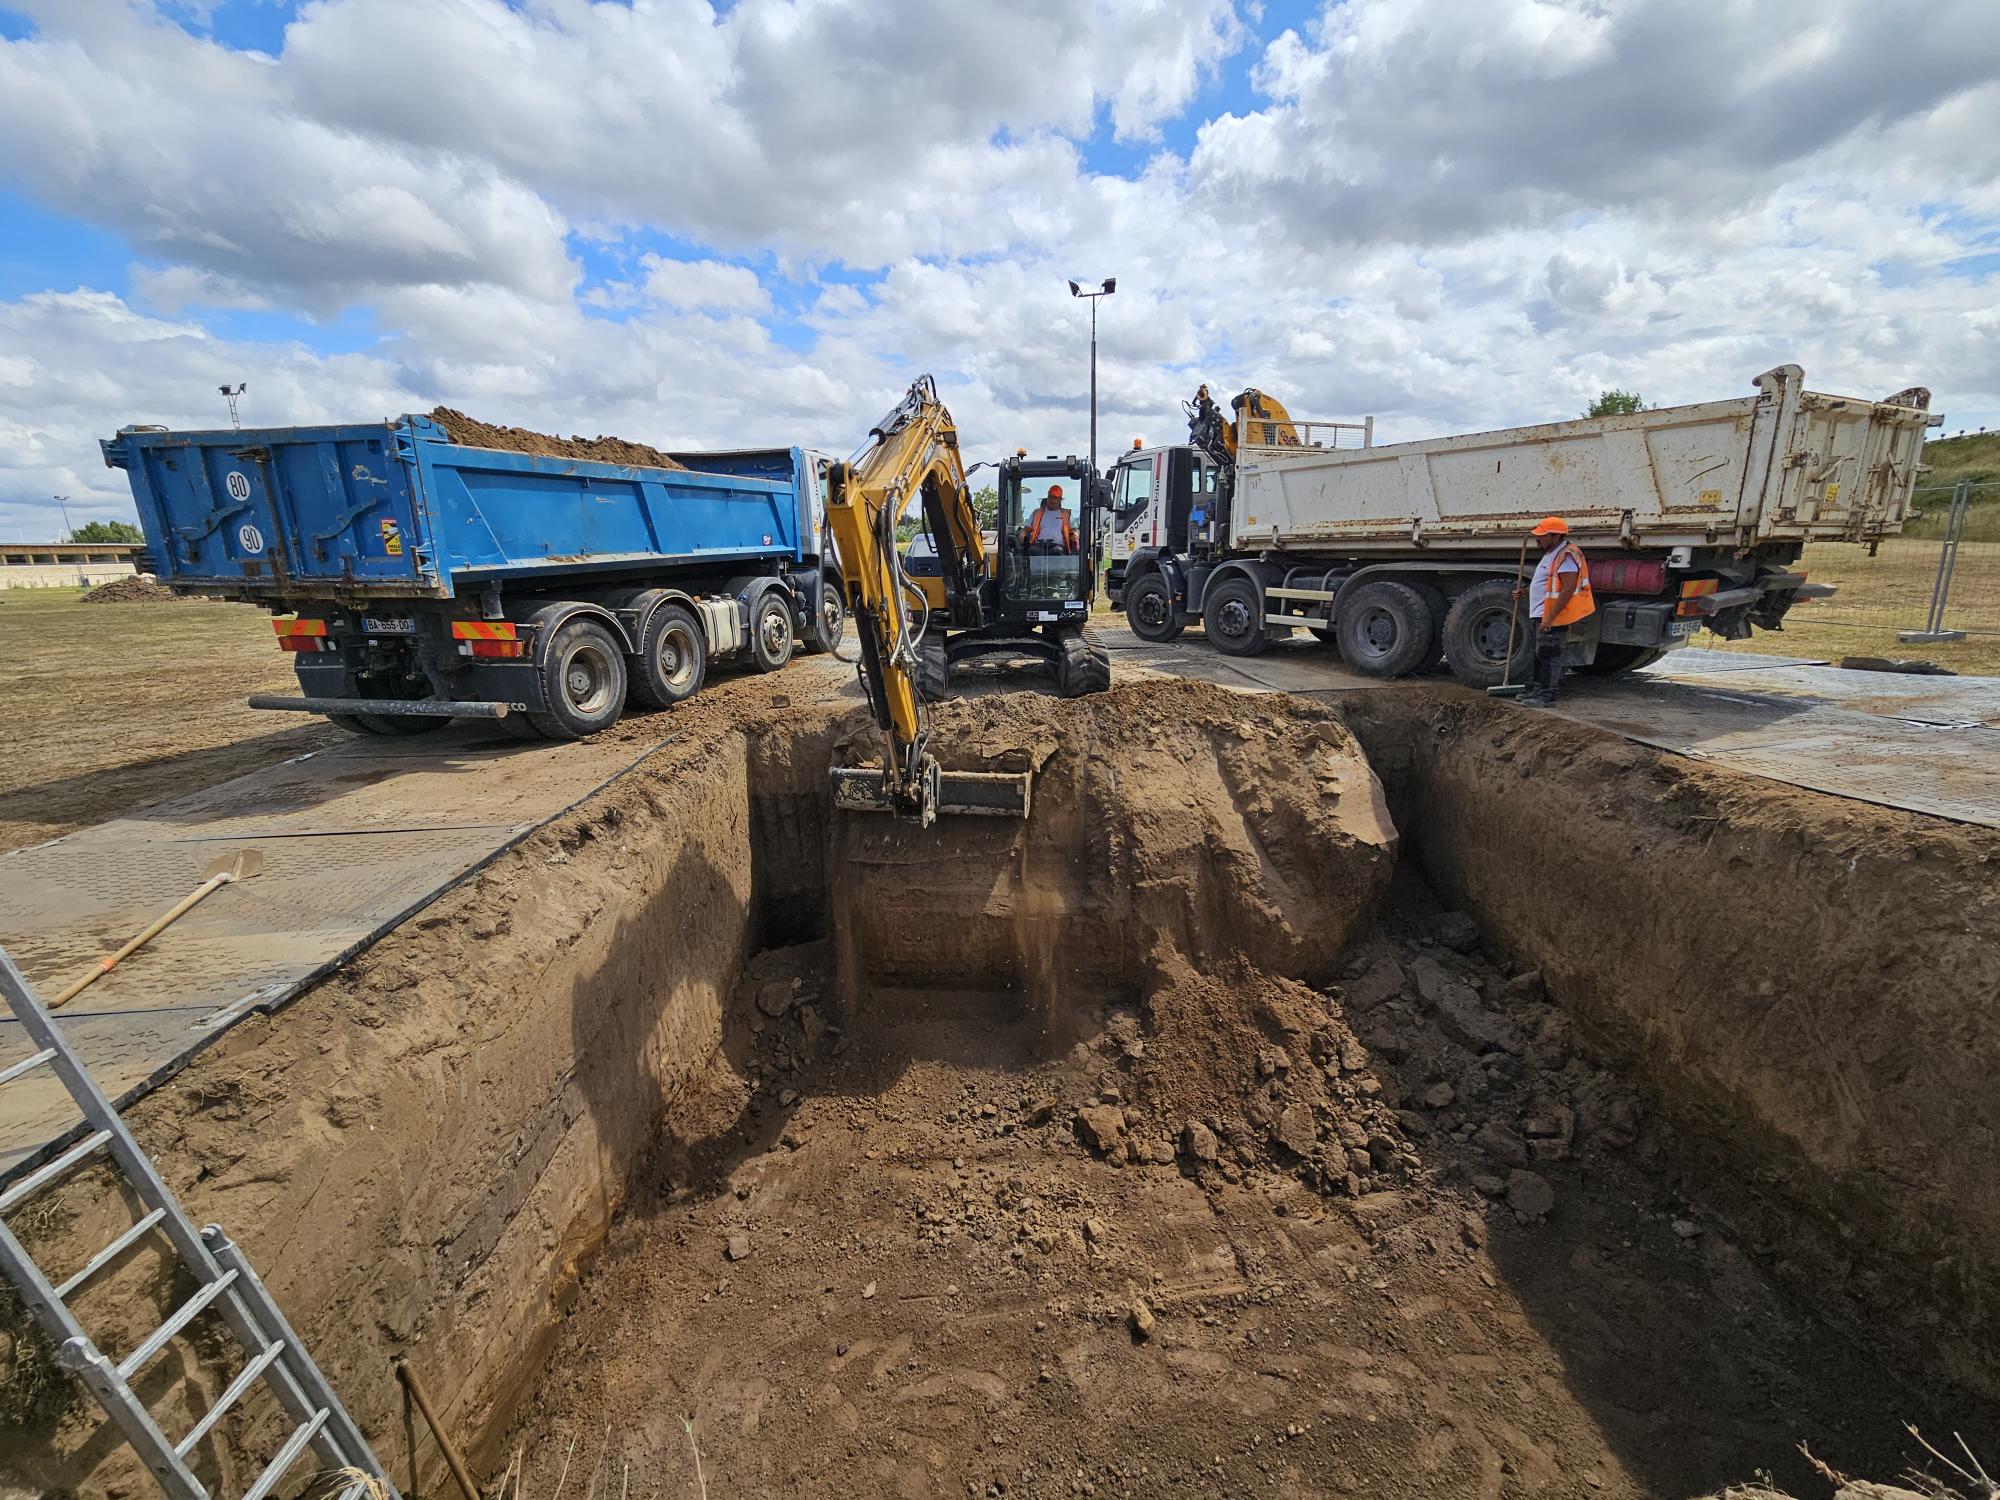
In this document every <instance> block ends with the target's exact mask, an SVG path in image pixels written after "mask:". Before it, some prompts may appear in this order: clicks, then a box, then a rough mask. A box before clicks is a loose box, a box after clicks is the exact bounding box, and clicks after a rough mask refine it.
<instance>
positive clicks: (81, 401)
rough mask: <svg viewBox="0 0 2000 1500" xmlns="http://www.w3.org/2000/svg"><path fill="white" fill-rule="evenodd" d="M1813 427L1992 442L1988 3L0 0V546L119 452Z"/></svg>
mask: <svg viewBox="0 0 2000 1500" xmlns="http://www.w3.org/2000/svg"><path fill="white" fill-rule="evenodd" d="M1106 275H1114V276H1116V277H1117V278H1118V292H1117V294H1116V295H1115V296H1114V297H1112V298H1110V299H1108V300H1107V301H1106V302H1105V303H1104V305H1103V309H1102V312H1103V319H1102V325H1101V337H1102V357H1101V358H1102V362H1101V383H1102V391H1101V397H1100V410H1101V413H1102V415H1101V422H1100V428H1101V437H1100V442H1101V445H1102V446H1103V447H1104V448H1106V449H1109V448H1113V447H1118V446H1123V445H1124V444H1126V443H1129V441H1130V440H1131V438H1132V437H1134V436H1144V437H1146V438H1147V439H1148V440H1149V441H1163V440H1171V439H1173V438H1175V437H1177V436H1179V435H1180V433H1181V432H1182V431H1183V430H1184V425H1183V423H1182V421H1181V418H1180V415H1179V412H1180V408H1179V401H1180V398H1181V397H1183V396H1185V395H1187V394H1189V393H1190V392H1191V390H1192V388H1193V386H1194V385H1195V384H1196V383H1197V382H1198V381H1200V380H1208V381H1210V382H1213V383H1215V384H1217V385H1219V386H1223V387H1228V388H1231V389H1234V388H1236V387H1237V386H1239V385H1240V384H1242V383H1246V382H1247V383H1254V384H1257V385H1260V386H1263V387H1265V388H1267V389H1270V390H1272V391H1274V392H1276V393H1278V394H1280V395H1281V396H1282V397H1283V398H1284V399H1285V400H1286V401H1287V402H1288V403H1289V404H1290V405H1291V406H1292V409H1293V410H1294V411H1295V412H1300V413H1301V414H1304V415H1311V416H1321V417H1351V416H1360V415H1362V414H1366V413H1372V414H1373V415H1374V416H1375V417H1376V420H1377V433H1378V436H1379V437H1380V438H1381V439H1382V440H1385V441H1393V440H1396V439H1399V438H1410V437H1423V436H1430V435H1433V434H1437V433H1444V432H1453V431H1464V430H1469V429H1474V428H1478V427H1488V426H1497V425H1505V424H1508V423H1513V422H1525V421H1539V420H1547V419H1551V418H1557V417H1565V416H1573V415H1576V414H1577V413H1578V412H1580V411H1581V409H1582V408H1583V406H1584V405H1585V404H1586V403H1587V402H1588V401H1589V399H1590V398H1591V397H1592V396H1594V395H1595V394H1596V393H1597V392H1598V391H1599V390H1600V389H1602V388H1604V387H1606V386H1610V385H1619V386H1624V387H1628V388H1636V389H1638V390H1639V391H1641V392H1643V393H1644V395H1645V396H1646V398H1647V399H1648V400H1649V401H1657V402H1662V403H1670V402H1679V401H1690V400H1700V399H1709V398H1714V397H1718V396H1724V395H1730V394H1735V393H1740V392H1745V391H1747V390H1748V388H1749V383H1750V381H1751V379H1752V377H1754V376H1755V375H1756V374H1757V373H1758V372H1759V371H1761V370H1763V369H1766V368H1768V367H1769V366H1771V365H1773V364H1777V363H1780V362H1782V361H1785V360H1795V361H1797V362H1798V363H1800V364H1802V365H1804V367H1805V369H1806V373H1807V377H1808V381H1809V383H1810V384H1812V385H1813V386H1815V387H1816V388H1818V389H1822V390H1837V391H1840V392H1842V393H1846V394H1853V395H1871V396H1875V395H1887V394H1889V393H1890V392H1893V391H1896V390H1899V389H1901V388H1902V387H1904V386H1907V385H1911V384H1917V383H1922V384H1928V385H1930V386H1931V387H1932V388H1933V389H1934V390H1935V392H1936V400H1935V405H1936V406H1937V407H1938V408H1939V409H1941V410H1943V411H1945V412H1947V413H1949V415H1950V418H1951V429H1952V430H1956V429H1957V428H1958V427H1959V426H1961V425H1966V426H1974V427H1976V426H1979V425H1982V424H1985V425H2000V310H1996V304H2000V17H1996V11H1995V6H1994V3H1993V0H1932V3H1929V4H1926V5H1923V6H1896V5H1885V4H1883V3H1881V0H1814V3H1812V4H1810V5H1808V4H1806V3H1803V0H1799V3H1794V0H1338V3H1327V4H1324V5H1319V4H1314V3H1311V0H1297V3H1280V0H985V3H974V0H736V3H734V4H705V3H699V0H630V3H623V0H597V3H591V0H516V3H512V4H506V3H501V0H313V3H307V4H298V5H291V4H282V3H277V0H213V3H209V0H179V3H174V0H39V3H28V4H19V3H9V0H0V537H5V538H14V537H24V538H25V537H35V538H39V537H43V536H47V535H49V534H51V533H52V532H53V531H54V530H55V529H56V525H57V523H56V520H55V512H54V509H53V507H52V506H51V504H50V502H49V499H48V497H49V496H51V495H55V494H66V495H69V496H71V497H73V499H72V502H71V510H72V513H73V515H74V516H75V518H76V519H77V520H78V521H79V522H80V521H81V520H83V519H85V518H86V517H97V516H102V517H107V518H109V517H117V516H130V514H131V507H130V504H129V501H128V500H127V499H126V497H125V492H124V489H123V476H122V475H120V474H117V473H115V472H113V471H110V470H106V469H105V468H103V467H102V463H101V460H100V458H99V456H98V452H97V444H96V439H98V438H99V437H102V436H107V435H109V434H110V433H111V432H113V431H114V430H115V429H116V428H117V427H118V426H119V425H120V424H123V423H128V422H163V423H167V424H169V425H172V426H176V427H186V426H217V425H223V424H225V423H226V421H227V412H226V409H225V407H224V405H223V403H222V399H221V397H220V396H219V395H218V394H217V391H216V387H217V386H218V385H220V384H222V383H223V382H225V381H228V382H235V381H239V380H240V381H247V382H248V384H249V390H248V393H247V394H246V396H245V398H244V403H243V411H244V420H245V422H246V424H259V425H277V424H284V423H293V422H306V421H322V420H362V419H375V418H380V417H385V416H391V415H394V414H396V413H399V412H404V411H420V410H425V409H428V408H429V407H431V406H433V405H436V404H437V403H439V402H443V403H446V404H450V405H454V406H460V407H463V408H465V409H467V410H469V411H471V412H473V413H474V414H476V415H478V416H480V417H482V418H485V419H486V420H489V421H501V422H510V423H520V424H527V425H531V426H536V427H541V428H545V429H560V430H561V431H564V432H572V431H577V432H582V433H585V434H595V433H599V432H606V433H617V434H620V435H623V436H627V437H633V438H638V439H642V440H645V441H650V442H653V443H657V444H661V445H663V446H671V447H681V446H699V445H703V444H716V445H738V444H743V443H750V442H757V443H765V442H770V443H779V442H784V443H793V442H796V443H803V444H809V445H814V446H819V447H823V448H827V449H831V450H837V451H839V452H842V453H845V452H846V451H848V450H849V449H851V448H852V447H853V446H854V445H855V444H856V443H857V442H858V441H859V440H860V439H861V437H862V436H863V435H864V434H865V431H866V428H867V426H868V424H869V423H870V422H871V421H873V420H874V419H875V418H876V417H877V416H879V415H880V414H881V412H882V411H883V410H885V409H886V408H887V407H888V406H889V405H890V404H891V403H892V402H893V400H894V399H895V397H896V396H897V395H898V394H899V393H900V391H901V390H902V388H903V387H904V386H905V385H906V384H907V383H908V382H909V380H910V379H911V378H912V377H914V376H915V375H917V374H919V373H922V372H924V371H926V370H928V371H932V372H934V373H935V374H936V375H937V376H938V378H939V381H940V383H941V384H942V386H943V388H944V390H945V393H946V397H947V400H948V401H949V402H950V404H951V406H952V408H953V410H954V411H955V412H956V413H957V415H958V418H959V423H960V427H961V429H962V430H963V432H964V434H965V437H966V440H967V442H968V445H969V446H970V448H971V449H972V450H973V452H974V453H975V455H982V454H989V453H998V452H1000V451H1003V450H1011V449H1012V448H1013V447H1015V446H1017V445H1025V446H1027V447H1029V448H1032V449H1035V450H1037V451H1053V450H1066V451H1075V452H1081V451H1083V449H1084V447H1085V445H1086V441H1087V425H1086V413H1087V378H1088V371H1087V363H1086V352H1087V343H1086V340H1087V321H1086V318H1085V316H1084V314H1083V313H1082V311H1081V307H1080V305H1079V304H1075V303H1073V302H1072V301H1071V299H1070V298H1069V295H1068V292H1067V289H1066V288H1065V286H1064V284H1063V283H1064V279H1065V278H1067V277H1071V276H1075V277H1078V278H1087V277H1101V276H1106Z"/></svg>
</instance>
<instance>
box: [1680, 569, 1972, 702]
mask: <svg viewBox="0 0 2000 1500" xmlns="http://www.w3.org/2000/svg"><path fill="white" fill-rule="evenodd" d="M1937 554H1938V544H1937V543H1936V542H1926V541H1921V540H1911V539H1908V538H1901V539H1896V540H1892V541H1888V542H1884V543H1883V544H1882V546H1881V548H1880V550H1879V551H1878V552H1877V554H1876V555H1875V556H1873V557H1870V556H1869V555H1868V551H1867V549H1866V548H1865V547H1862V546H1859V545H1857V544H1852V543H1845V542H1840V543H1822V544H1819V545H1815V546H1811V547H1808V548H1806V553H1805V558H1804V561H1803V563H1802V566H1803V567H1804V568H1805V570H1806V572H1807V574H1808V576H1809V577H1810V578H1811V579H1812V580H1813V581H1814V582H1815V583H1830V584H1832V585H1834V587H1836V588H1837V589H1839V590H1840V592H1839V593H1837V594H1835V595H1834V597H1833V598H1831V599H1824V600H1809V601H1807V602H1806V603H1804V604H1800V605H1798V606H1796V607H1795V608H1794V609H1793V610H1792V612H1791V613H1790V614H1789V615H1787V616H1786V618H1785V628H1784V629H1783V630H1782V631H1776V632H1773V631H1764V630H1760V631H1758V632H1757V633H1756V635H1754V636H1752V637H1751V638H1750V639H1749V640H1747V641H1723V640H1718V639H1717V638H1716V637H1714V636H1712V635H1706V634H1704V635H1702V636H1699V637H1697V638H1696V641H1695V644H1697V645H1701V646H1709V647H1713V648H1714V649H1716V650H1720V651H1747V652H1750V653H1751V654H1753V655H1761V656H1812V657H1824V658H1826V659H1828V660H1830V661H1838V660H1839V659H1840V658H1841V657H1843V656H1891V657H1896V656H1902V657H1920V658H1922V659H1924V660H1926V661H1934V662H1936V663H1937V664H1938V665H1939V666H1941V667H1948V668H1950V669H1951V670H1952V671H1954V672H1959V673H1963V674H1968V675H1979V676H1991V675H2000V542H1968V543H1966V544H1964V545H1963V546H1962V547H1961V548H1960V549H1959V557H1958V567H1957V570H1956V572H1955V573H1954V575H1953V578H1952V588H1951V598H1950V605H1949V608H1948V609H1947V610H1946V614H1945V623H1946V624H1947V625H1950V626H1952V627H1954V628H1957V629H1961V630H1967V631H1970V632H1971V633H1970V634H1969V635H1968V636H1967V638H1966V639H1965V640H1963V641H1953V642H1943V643H1940V644H1937V645H1930V646H1916V645H1904V644H1902V643H1901V642H1899V641H1897V639H1896V632H1898V631H1899V630H1919V629H1922V628H1923V625H1924V616H1925V612H1926V610H1927V609H1928V607H1929V604H1930V595H1931V584H1932V580H1933V579H1934V578H1935V577H1936V574H1937Z"/></svg>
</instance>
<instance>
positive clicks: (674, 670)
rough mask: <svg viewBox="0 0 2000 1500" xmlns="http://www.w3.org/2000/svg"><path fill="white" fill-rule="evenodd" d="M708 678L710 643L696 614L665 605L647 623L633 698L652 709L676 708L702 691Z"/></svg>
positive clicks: (679, 605)
mask: <svg viewBox="0 0 2000 1500" xmlns="http://www.w3.org/2000/svg"><path fill="white" fill-rule="evenodd" d="M707 676H708V640H707V637H706V636H704V635H703V633H702V628H701V622H700V621H698V620H697V619H695V617H694V611H692V610H690V609H689V608H688V607H687V606H686V605H683V604H662V605H661V606H660V607H659V608H658V609H656V610H654V611H653V613H652V617H651V618H650V619H648V620H647V621H646V639H645V643H644V646H643V648H642V649H641V650H640V652H639V656H638V670H637V671H635V672H633V673H632V688H631V692H632V696H633V697H634V698H635V699H637V700H638V701H639V702H640V703H643V704H645V705H646V706H647V707H648V708H672V707H673V706H674V705H675V704H676V703H680V702H683V701H685V700H686V699H689V698H692V697H693V696H694V695H695V694H696V693H698V692H700V691H701V684H702V680H703V679H704V678H706V677H707Z"/></svg>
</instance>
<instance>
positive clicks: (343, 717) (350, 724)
mask: <svg viewBox="0 0 2000 1500" xmlns="http://www.w3.org/2000/svg"><path fill="white" fill-rule="evenodd" d="M326 722H327V723H329V724H331V725H332V726H333V727H334V728H335V729H344V730H346V731H347V732H348V733H349V734H374V733H376V732H377V731H376V729H375V726H374V725H373V724H371V723H369V722H368V720H367V718H366V717H365V716H363V715H361V714H328V715H327V716H326Z"/></svg>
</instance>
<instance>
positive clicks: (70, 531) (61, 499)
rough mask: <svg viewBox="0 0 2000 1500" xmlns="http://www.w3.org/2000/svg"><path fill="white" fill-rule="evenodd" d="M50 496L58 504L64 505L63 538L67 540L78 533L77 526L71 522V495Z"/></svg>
mask: <svg viewBox="0 0 2000 1500" xmlns="http://www.w3.org/2000/svg"><path fill="white" fill-rule="evenodd" d="M50 498H51V499H53V500H54V501H55V502H56V504H57V505H59V506H61V507H62V513H63V540H64V541H66V542H67V541H69V540H70V539H71V538H73V537H74V536H75V535H76V528H75V527H74V526H72V525H70V524H69V496H67V495H54V496H51V497H50Z"/></svg>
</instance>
